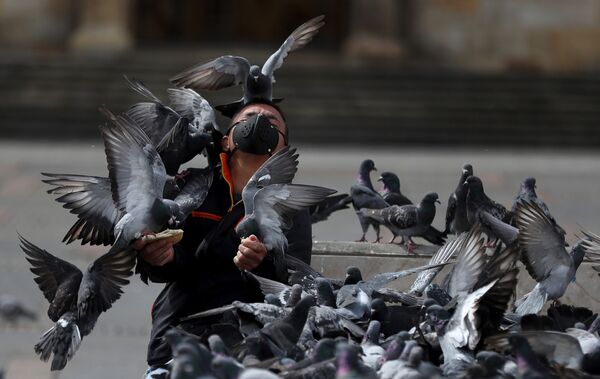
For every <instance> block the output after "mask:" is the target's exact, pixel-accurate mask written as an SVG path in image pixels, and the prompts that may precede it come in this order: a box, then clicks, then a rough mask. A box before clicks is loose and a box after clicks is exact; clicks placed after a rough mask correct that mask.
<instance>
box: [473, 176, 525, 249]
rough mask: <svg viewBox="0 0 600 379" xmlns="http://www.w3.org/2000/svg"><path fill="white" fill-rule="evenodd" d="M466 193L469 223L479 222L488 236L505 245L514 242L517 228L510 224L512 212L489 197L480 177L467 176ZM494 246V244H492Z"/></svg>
mask: <svg viewBox="0 0 600 379" xmlns="http://www.w3.org/2000/svg"><path fill="white" fill-rule="evenodd" d="M465 185H466V186H467V187H468V190H469V191H468V193H467V219H468V220H469V223H470V224H471V225H475V224H477V223H479V224H481V226H482V227H483V231H484V232H485V233H486V234H487V235H488V236H490V238H499V239H501V240H502V242H504V243H505V244H506V245H510V244H512V243H514V242H515V241H516V239H517V235H518V230H517V229H516V228H514V227H513V226H511V225H510V222H511V219H512V216H513V213H512V212H510V211H509V210H507V209H506V208H505V207H504V206H503V205H502V204H498V203H496V202H495V201H493V200H492V199H490V198H489V197H488V196H487V195H486V194H485V192H484V190H483V183H482V182H481V179H479V178H478V177H476V176H469V177H468V178H467V180H466V181H465ZM494 246H495V245H494Z"/></svg>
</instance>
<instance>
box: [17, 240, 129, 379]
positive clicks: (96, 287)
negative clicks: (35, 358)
mask: <svg viewBox="0 0 600 379" xmlns="http://www.w3.org/2000/svg"><path fill="white" fill-rule="evenodd" d="M19 238H20V240H21V249H22V250H23V251H24V252H25V254H26V255H27V260H28V261H29V263H30V264H31V266H32V267H31V272H33V273H34V274H35V275H36V277H35V282H36V283H37V284H38V287H39V288H40V290H41V291H42V292H43V293H44V297H45V298H46V299H47V300H48V302H50V306H49V307H48V317H49V318H50V320H52V321H54V322H56V324H55V325H54V326H53V327H52V328H50V329H49V330H48V331H46V332H45V333H44V334H43V335H42V337H41V338H40V341H39V342H38V343H37V344H36V345H35V352H36V353H37V354H38V355H39V356H40V358H41V359H42V360H44V361H47V360H48V359H49V358H50V355H52V354H54V358H53V360H52V366H51V369H52V370H53V371H54V370H62V369H63V368H64V367H65V365H66V364H67V361H68V360H70V359H71V358H72V357H73V354H75V351H76V350H77V348H78V347H79V344H80V343H81V338H82V337H84V336H86V335H88V334H90V332H91V331H92V329H93V328H94V325H95V324H96V321H97V320H98V317H99V316H100V314H101V313H102V312H106V311H107V310H108V309H110V307H111V306H112V304H113V303H114V302H115V301H116V300H118V299H119V298H120V297H121V293H122V290H121V287H122V286H124V285H126V284H128V283H129V281H128V280H127V278H128V277H129V276H131V275H132V273H133V272H132V269H133V266H134V265H135V254H133V252H132V251H131V250H129V249H122V250H117V249H115V248H112V249H111V250H109V251H108V252H107V253H106V254H104V255H102V256H100V257H99V258H98V259H96V260H95V261H94V262H93V263H92V264H90V265H89V266H88V268H87V270H86V271H85V273H82V272H81V271H80V270H79V269H78V268H77V267H75V266H73V265H72V264H70V263H69V262H66V261H64V260H62V259H59V258H57V257H55V256H53V255H52V254H50V253H48V252H47V251H46V250H42V249H40V248H39V247H37V246H35V245H34V244H32V243H31V242H29V241H27V240H26V239H25V238H23V237H21V236H19Z"/></svg>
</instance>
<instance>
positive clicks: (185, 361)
mask: <svg viewBox="0 0 600 379" xmlns="http://www.w3.org/2000/svg"><path fill="white" fill-rule="evenodd" d="M163 338H164V339H165V340H166V341H167V343H168V344H169V346H170V347H171V351H172V354H173V360H172V363H171V372H170V375H169V378H172V379H195V378H206V379H209V378H214V379H216V377H215V376H214V375H212V370H211V361H212V354H211V352H210V351H209V350H208V349H207V348H206V346H204V345H202V344H200V343H198V342H197V340H196V339H195V338H194V337H191V336H188V335H186V334H182V333H181V332H179V331H178V330H177V329H170V330H168V331H167V332H166V333H165V336H164V337H163Z"/></svg>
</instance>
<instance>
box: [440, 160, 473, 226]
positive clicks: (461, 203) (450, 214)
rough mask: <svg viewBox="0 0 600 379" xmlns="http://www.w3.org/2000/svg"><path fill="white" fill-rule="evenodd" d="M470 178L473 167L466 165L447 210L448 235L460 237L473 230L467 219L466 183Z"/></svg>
mask: <svg viewBox="0 0 600 379" xmlns="http://www.w3.org/2000/svg"><path fill="white" fill-rule="evenodd" d="M469 176H473V166H471V165H470V164H468V163H466V164H465V165H463V167H462V172H461V175H460V179H459V180H458V185H457V186H456V189H455V190H454V192H453V193H452V195H450V197H449V198H448V208H447V209H446V233H453V234H456V235H458V234H460V233H464V232H467V231H469V229H471V226H472V225H471V223H470V222H469V220H468V218H467V193H468V187H467V186H466V185H465V181H466V180H467V178H468V177H469Z"/></svg>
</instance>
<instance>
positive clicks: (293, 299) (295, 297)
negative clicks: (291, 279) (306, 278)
mask: <svg viewBox="0 0 600 379" xmlns="http://www.w3.org/2000/svg"><path fill="white" fill-rule="evenodd" d="M301 297H302V286H301V285H300V284H294V285H293V286H292V289H291V290H290V297H289V298H288V300H287V302H286V303H285V306H286V307H293V306H295V305H296V304H298V302H299V301H300V299H301Z"/></svg>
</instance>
